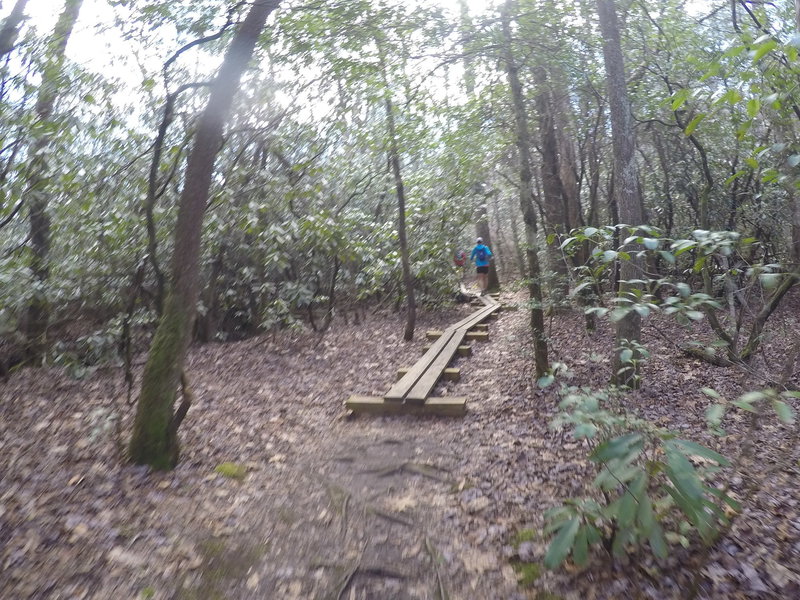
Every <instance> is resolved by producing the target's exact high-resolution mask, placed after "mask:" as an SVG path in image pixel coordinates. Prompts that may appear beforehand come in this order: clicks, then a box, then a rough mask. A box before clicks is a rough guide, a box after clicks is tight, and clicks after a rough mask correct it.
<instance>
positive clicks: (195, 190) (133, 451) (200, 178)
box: [130, 0, 280, 469]
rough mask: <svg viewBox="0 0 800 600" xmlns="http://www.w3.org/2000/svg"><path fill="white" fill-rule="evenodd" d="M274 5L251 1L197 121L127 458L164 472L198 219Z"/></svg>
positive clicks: (195, 264) (196, 257)
mask: <svg viewBox="0 0 800 600" xmlns="http://www.w3.org/2000/svg"><path fill="white" fill-rule="evenodd" d="M279 3H280V0H255V1H254V2H253V3H252V5H251V6H250V9H249V11H248V13H247V16H246V17H245V19H244V21H243V22H242V24H241V26H240V27H239V29H238V30H237V32H236V34H235V35H234V37H233V40H231V44H230V46H229V47H228V51H227V52H226V54H225V59H224V60H223V62H222V66H221V67H220V70H219V73H218V74H217V77H216V79H215V80H214V82H213V84H212V86H211V93H210V96H209V99H208V104H206V107H205V110H204V111H203V114H202V115H201V116H200V120H199V122H198V126H197V132H196V133H195V137H194V145H193V147H192V150H191V152H190V154H189V158H188V162H187V166H186V174H185V176H184V186H183V191H182V192H181V197H180V204H179V208H178V220H177V223H176V226H175V249H174V251H173V257H172V277H171V279H172V281H171V283H172V288H171V290H170V292H169V294H168V295H167V299H166V301H165V303H164V314H163V315H162V317H161V320H160V321H159V325H158V329H157V331H156V334H155V337H154V339H153V343H152V345H151V347H150V353H149V355H148V359H147V364H146V365H145V369H144V375H143V378H142V391H141V395H140V396H139V402H138V403H137V406H136V418H135V421H134V426H133V436H132V437H131V442H130V456H131V459H132V460H133V461H134V462H136V463H139V464H147V465H151V466H153V467H155V468H157V469H168V468H172V467H174V466H175V465H176V464H177V462H178V455H179V445H178V435H177V433H178V427H179V426H180V424H181V421H182V419H183V417H184V416H185V414H186V410H184V409H183V408H182V407H183V406H185V402H184V403H182V404H181V407H179V409H178V410H177V411H175V412H173V405H174V403H175V396H176V390H177V387H178V384H179V382H180V381H181V374H182V372H183V365H184V361H185V358H186V351H187V349H188V346H189V341H190V339H191V331H192V322H193V321H194V317H195V311H196V304H197V297H198V279H199V277H198V273H199V264H200V243H201V237H202V226H203V215H204V213H205V209H206V205H207V204H208V196H209V190H210V188H211V181H212V177H213V173H214V163H215V161H216V156H217V152H218V151H219V148H220V144H221V141H222V133H223V128H224V124H225V119H226V118H227V115H228V113H229V111H230V107H231V104H232V102H233V96H234V93H235V92H236V90H237V89H238V87H239V81H240V79H241V76H242V73H243V72H244V69H245V68H246V67H247V63H248V62H249V61H250V58H251V57H252V55H253V49H254V48H255V45H256V42H257V41H258V37H259V36H260V34H261V31H262V30H263V29H264V24H265V23H266V20H267V17H268V16H269V14H270V13H271V12H272V11H273V10H275V8H277V6H278V4H279ZM185 387H186V386H184V389H185ZM184 400H186V398H184Z"/></svg>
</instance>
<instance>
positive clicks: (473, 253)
mask: <svg viewBox="0 0 800 600" xmlns="http://www.w3.org/2000/svg"><path fill="white" fill-rule="evenodd" d="M477 251H478V247H477V246H475V247H474V248H473V249H472V254H470V255H469V262H475V253H476V252H477Z"/></svg>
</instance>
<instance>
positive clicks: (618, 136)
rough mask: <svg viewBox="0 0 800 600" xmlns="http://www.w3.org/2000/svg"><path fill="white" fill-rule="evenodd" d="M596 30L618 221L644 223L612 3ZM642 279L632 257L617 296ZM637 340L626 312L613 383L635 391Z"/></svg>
mask: <svg viewBox="0 0 800 600" xmlns="http://www.w3.org/2000/svg"><path fill="white" fill-rule="evenodd" d="M597 13H598V16H599V19H600V31H601V33H602V35H603V59H604V61H605V69H606V86H607V88H608V100H609V110H610V113H611V141H612V146H613V151H614V199H615V201H616V206H617V210H618V211H619V219H620V221H622V222H623V223H627V224H630V225H634V226H639V225H642V224H643V211H642V197H641V190H640V187H639V168H638V166H637V164H636V138H635V131H634V128H633V113H632V112H631V105H630V101H629V99H628V89H627V83H626V79H625V62H624V59H623V56H622V45H621V43H620V35H619V24H618V21H617V12H616V6H615V5H614V0H597ZM639 276H640V264H639V260H638V259H637V258H636V254H635V253H631V260H629V261H621V265H620V286H619V296H620V297H621V298H623V299H630V297H631V295H632V294H635V293H636V292H637V291H638V290H639V285H638V284H636V283H634V282H633V280H635V279H637V278H638V277H639ZM640 338H641V318H640V316H639V313H637V312H636V311H635V310H630V311H628V313H627V314H626V316H624V317H623V318H621V319H620V320H619V321H617V325H616V346H617V350H616V354H615V361H614V373H613V375H612V378H613V381H614V382H615V383H616V384H617V385H624V386H629V387H636V386H637V385H638V382H639V377H638V373H637V370H638V365H639V361H638V360H635V359H636V358H638V357H636V356H634V360H632V361H631V360H623V356H627V354H628V353H627V352H625V350H624V347H625V346H627V345H628V344H630V343H638V342H639V340H640ZM634 354H635V353H634Z"/></svg>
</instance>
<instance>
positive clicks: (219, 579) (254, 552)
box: [178, 537, 269, 600]
mask: <svg viewBox="0 0 800 600" xmlns="http://www.w3.org/2000/svg"><path fill="white" fill-rule="evenodd" d="M197 548H198V551H199V552H200V555H201V557H202V558H203V564H202V566H201V568H200V580H199V581H198V582H197V583H196V584H194V585H192V586H191V587H188V588H184V589H182V590H181V592H180V594H179V595H178V598H179V599H180V600H225V598H226V597H227V596H226V595H225V590H226V587H227V585H228V583H231V582H236V581H241V580H242V579H244V578H245V577H247V574H248V572H249V571H250V569H251V568H252V567H253V566H255V565H256V564H257V563H258V561H259V560H261V558H263V556H264V555H265V554H266V553H267V551H268V550H269V548H268V546H267V545H266V544H241V543H240V544H236V545H233V546H228V545H227V544H226V543H225V541H224V540H221V539H219V538H214V537H211V538H208V539H206V540H204V541H202V542H200V544H198V547H197Z"/></svg>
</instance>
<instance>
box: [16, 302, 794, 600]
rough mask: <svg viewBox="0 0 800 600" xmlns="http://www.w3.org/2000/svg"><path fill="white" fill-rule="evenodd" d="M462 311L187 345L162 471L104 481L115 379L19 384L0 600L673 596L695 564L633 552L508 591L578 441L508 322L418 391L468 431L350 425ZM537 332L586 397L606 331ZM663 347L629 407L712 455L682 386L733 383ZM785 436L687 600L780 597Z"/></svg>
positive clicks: (405, 424)
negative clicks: (447, 376) (430, 393)
mask: <svg viewBox="0 0 800 600" xmlns="http://www.w3.org/2000/svg"><path fill="white" fill-rule="evenodd" d="M521 299H522V298H521V296H520V295H514V294H506V295H505V297H504V301H506V302H514V301H520V300H521ZM796 307H797V302H796V301H795V302H794V303H793V304H790V305H788V306H787V309H786V311H784V312H783V313H782V314H781V315H778V316H776V318H775V324H774V325H773V327H774V329H773V331H775V332H776V333H775V334H774V338H773V339H772V340H770V342H769V343H770V344H771V351H772V352H773V356H778V357H779V356H780V352H781V341H782V340H783V341H787V340H788V341H789V342H790V341H791V340H793V339H794V337H795V336H796V335H798V332H799V331H800V327H798V323H797V317H796V314H797V311H796ZM470 310H471V309H470V308H468V307H456V308H453V309H448V310H444V311H438V312H429V313H425V314H423V315H422V316H421V319H420V323H419V328H418V335H417V340H416V341H414V342H412V343H408V344H406V343H403V342H402V341H401V339H400V331H401V325H402V324H401V323H400V319H399V318H398V317H397V316H395V315H382V316H379V315H369V316H368V317H367V318H366V320H362V321H361V322H359V323H353V322H352V320H351V322H350V323H349V324H345V323H343V322H339V323H337V324H336V325H335V327H334V329H332V330H331V331H330V332H329V333H328V334H327V335H326V336H325V337H324V338H322V339H319V338H318V337H316V336H314V335H313V334H310V333H302V332H301V333H294V334H289V333H286V334H284V335H280V336H277V337H275V338H273V337H270V336H264V337H261V338H257V339H252V340H248V341H244V342H239V343H232V344H210V345H206V346H203V347H198V348H194V349H193V350H192V352H191V356H190V363H189V374H190V378H191V384H192V387H193V389H194V392H195V395H196V403H195V405H194V406H193V407H192V409H191V411H190V412H189V415H188V417H187V419H186V421H185V423H184V426H183V427H182V430H181V438H182V444H183V455H182V459H181V463H180V465H179V466H178V468H177V469H175V470H174V471H172V472H169V473H151V472H149V471H148V470H147V469H143V468H139V467H134V466H131V465H128V464H126V463H125V462H124V461H122V460H121V456H120V453H119V448H118V443H117V442H118V439H119V437H118V434H117V433H116V432H117V431H118V430H119V431H122V432H126V431H128V430H129V427H130V419H131V416H132V412H133V411H132V407H128V406H126V405H125V395H126V394H125V389H124V386H123V381H122V377H121V374H120V373H119V371H118V370H117V369H101V370H98V371H96V372H94V373H92V374H91V375H90V376H89V377H88V378H87V379H85V380H82V381H76V380H73V379H70V378H69V377H68V376H67V375H66V374H65V373H64V372H62V371H61V370H55V369H52V370H26V371H23V372H20V373H17V374H15V375H14V376H13V377H12V379H11V380H10V381H9V382H8V383H5V384H2V383H0V477H2V479H1V480H0V597H1V598H13V599H15V600H16V599H17V598H19V599H27V598H36V599H39V598H42V599H44V598H47V599H61V598H63V599H73V598H92V599H95V598H96V599H111V598H114V599H116V598H131V599H134V598H135V599H139V598H154V599H165V600H166V599H169V600H173V599H174V600H222V599H230V600H238V599H261V598H264V599H280V600H282V599H292V598H297V599H320V600H323V599H329V598H335V599H339V598H342V599H348V600H350V599H352V600H355V599H364V600H373V599H375V600H383V599H387V600H393V599H398V600H405V599H435V598H439V599H441V600H443V599H444V598H449V599H450V600H456V599H465V600H484V599H497V600H516V599H523V598H541V599H545V598H578V597H580V598H585V599H591V598H682V597H684V593H685V590H686V585H687V582H688V581H689V579H690V577H691V575H692V567H693V565H694V564H695V563H694V562H693V561H694V558H693V557H694V556H695V555H697V552H696V550H697V549H696V548H690V550H694V551H695V552H694V553H692V552H690V551H689V550H683V549H682V548H680V547H678V549H676V550H674V552H673V555H672V556H671V557H670V559H669V560H668V561H666V562H665V563H664V564H663V565H661V570H658V569H657V568H656V567H657V565H655V564H654V563H653V562H652V560H651V559H648V558H647V556H646V555H640V556H634V561H631V562H627V561H620V562H617V563H614V564H612V563H610V562H609V561H608V559H607V558H604V557H602V556H598V558H597V559H596V560H595V561H594V562H593V563H592V564H591V565H590V566H589V567H588V568H587V569H586V570H584V571H582V572H577V571H576V570H575V569H574V568H571V567H569V566H568V567H567V568H566V569H565V570H562V571H559V572H557V573H541V574H538V575H539V576H538V577H536V578H534V579H535V581H533V582H532V584H530V585H529V586H520V585H518V584H517V575H516V574H515V572H514V569H513V568H512V566H511V563H512V562H513V561H517V560H519V559H520V558H521V559H524V560H528V561H532V562H533V563H535V562H538V561H541V559H542V556H543V555H544V551H545V548H546V542H545V540H543V539H542V538H541V536H540V535H538V533H534V534H532V535H530V536H527V537H526V540H527V541H524V542H522V543H521V544H520V543H519V542H520V537H519V536H518V532H520V531H524V530H526V529H530V530H532V531H534V532H539V531H541V528H542V524H543V517H542V513H543V512H544V511H545V510H546V509H547V508H549V507H551V506H553V505H555V504H557V503H558V502H559V500H560V499H562V498H565V497H569V496H577V495H582V494H583V489H584V485H585V483H586V480H587V477H590V476H591V475H592V469H591V467H590V465H589V463H588V461H587V460H586V449H585V448H584V446H583V444H582V443H580V442H576V441H574V440H573V439H572V438H571V437H570V436H569V435H568V434H567V433H565V432H563V431H554V430H552V429H550V428H549V426H548V424H549V422H550V420H551V419H552V417H553V416H554V415H555V413H556V412H557V408H556V407H557V404H558V397H557V395H556V393H555V390H553V389H548V390H539V389H537V388H536V386H535V382H534V381H533V377H532V373H531V365H530V363H531V360H532V356H531V351H530V337H529V334H528V329H527V327H528V323H527V315H526V312H525V311H518V312H504V313H503V314H502V315H501V316H500V317H499V319H498V320H496V321H495V322H493V323H492V324H491V326H490V341H489V342H488V343H486V344H476V345H475V352H474V354H473V356H472V357H471V358H467V359H459V360H460V362H461V364H460V365H459V366H461V367H462V379H461V381H460V382H459V383H445V384H442V386H441V387H440V388H438V389H437V391H436V394H437V395H448V394H449V395H466V396H468V398H469V399H470V402H469V405H468V408H469V413H468V415H467V416H466V417H465V418H463V419H444V418H414V417H392V418H367V417H359V418H355V419H353V418H349V417H348V416H347V414H346V412H345V411H344V410H343V408H342V402H343V400H344V399H345V398H347V397H348V396H349V395H350V394H363V395H380V394H382V393H383V392H385V391H386V389H388V386H389V384H390V383H391V381H392V379H393V373H394V372H395V370H396V369H397V368H398V367H401V366H409V365H410V364H411V363H413V361H414V360H415V358H416V357H417V356H419V354H420V353H421V351H422V346H423V344H424V343H425V341H424V331H425V330H426V329H437V328H438V329H441V328H443V327H444V326H446V325H447V324H449V323H451V322H455V321H457V320H458V319H460V318H462V317H463V316H464V315H465V314H467V313H468V312H469V311H470ZM548 327H549V334H550V337H551V339H552V340H553V349H554V352H553V357H552V358H553V359H554V360H561V361H563V362H566V363H568V364H569V365H570V367H571V368H572V369H573V371H574V375H573V380H572V383H574V384H577V385H586V386H598V387H599V386H603V385H605V382H606V381H607V378H608V364H607V358H608V355H609V350H610V348H611V343H612V342H611V339H612V338H611V335H610V331H608V330H607V329H601V330H600V331H598V332H596V333H594V334H591V335H589V334H587V333H586V332H585V331H583V328H582V318H581V316H580V315H577V314H560V315H555V316H553V317H552V319H551V320H550V322H549V324H548ZM663 327H667V330H666V331H667V334H668V335H666V336H659V335H657V334H656V332H654V331H649V330H646V332H645V333H646V335H647V336H648V342H649V347H650V349H651V352H652V354H653V358H652V359H651V361H650V362H649V363H648V364H647V365H646V369H645V371H646V372H645V381H646V382H647V385H646V387H645V389H644V390H643V391H641V392H638V393H637V394H636V395H634V396H633V397H632V399H631V402H632V406H633V407H634V408H635V410H637V411H638V412H639V413H640V414H642V415H643V416H646V417H648V418H651V419H653V420H656V421H658V422H659V423H660V424H663V425H665V426H669V427H674V428H676V429H677V430H679V431H681V433H682V435H686V436H687V437H692V439H697V440H698V441H701V442H704V443H708V444H710V445H712V447H715V448H717V449H719V450H721V451H723V452H728V451H732V449H734V448H735V447H736V444H737V437H736V436H737V435H738V432H737V429H736V426H734V427H733V428H732V431H731V434H730V435H729V436H728V438H725V439H722V440H719V439H714V438H712V437H710V436H709V435H708V434H707V433H706V431H705V425H704V413H705V410H706V408H707V406H708V399H707V398H705V397H704V396H703V395H702V394H701V393H700V392H699V389H700V388H701V387H703V386H709V387H715V388H716V389H718V390H719V391H720V392H721V393H723V394H726V395H729V396H731V397H735V395H736V394H737V393H739V392H740V391H741V390H742V389H744V386H746V385H748V383H747V382H745V381H743V380H742V378H740V377H733V376H732V374H731V372H730V371H729V370H725V369H718V368H714V367H710V366H708V365H704V364H701V363H699V362H697V361H695V360H692V359H688V358H685V357H681V356H679V355H677V354H676V352H675V350H674V348H673V347H671V345H670V342H669V340H670V339H679V338H680V337H681V336H683V335H685V333H684V332H682V331H681V330H680V328H677V327H673V328H672V329H670V328H669V327H668V326H666V325H662V329H663ZM694 333H696V332H694ZM787 343H788V342H787ZM776 364H777V363H776ZM790 433H791V432H790V431H788V430H786V429H785V428H780V427H777V426H772V425H769V426H766V427H765V428H764V430H763V432H762V434H763V438H762V440H763V442H764V452H763V453H761V454H760V459H759V460H760V461H761V462H760V463H759V464H758V465H756V466H757V467H758V468H762V467H763V468H767V467H768V466H770V465H771V467H770V468H771V469H772V470H771V471H770V472H771V473H772V476H771V478H770V481H768V482H767V483H766V484H765V486H764V489H763V491H762V492H761V493H760V494H759V495H758V496H757V498H756V499H755V501H754V502H753V503H752V505H751V506H749V507H747V508H746V510H745V514H743V515H742V517H741V519H740V520H739V521H738V522H737V527H736V528H735V530H734V532H733V533H732V535H731V536H730V537H729V538H728V539H726V540H725V542H724V544H722V545H720V547H718V548H714V549H713V551H712V553H713V554H712V557H711V560H710V561H709V563H708V565H707V567H705V570H704V576H703V587H702V594H701V597H707V598H792V597H798V596H800V516H798V509H799V508H800V507H798V498H800V484H798V479H799V478H798V477H797V474H798V472H797V468H796V466H794V467H793V466H792V464H785V465H784V464H782V463H781V464H779V465H778V467H777V468H776V467H775V464H776V461H778V458H779V457H782V456H786V453H785V452H783V450H785V448H784V446H786V445H787V444H789V443H790V442H791V440H792V439H793V438H792V436H791V435H790ZM788 450H789V452H790V454H791V451H792V449H791V448H789V449H788ZM797 458H800V457H797V456H796V457H795V458H794V460H795V461H796V460H797ZM225 462H232V463H235V464H237V465H242V466H244V467H246V469H247V473H246V475H245V476H244V478H243V479H241V480H239V479H236V478H231V477H226V476H223V475H221V474H219V473H218V472H216V471H215V469H216V467H217V466H218V465H220V464H221V463H225ZM741 484H742V482H741V480H740V481H739V482H738V483H737V482H736V481H734V484H733V489H734V490H735V489H737V486H738V485H741ZM527 538H530V539H527ZM535 570H536V569H535V568H534V569H533V571H535ZM528 572H529V574H530V573H531V571H530V570H529V571H528ZM795 592H798V593H797V594H795ZM548 594H555V595H548Z"/></svg>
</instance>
